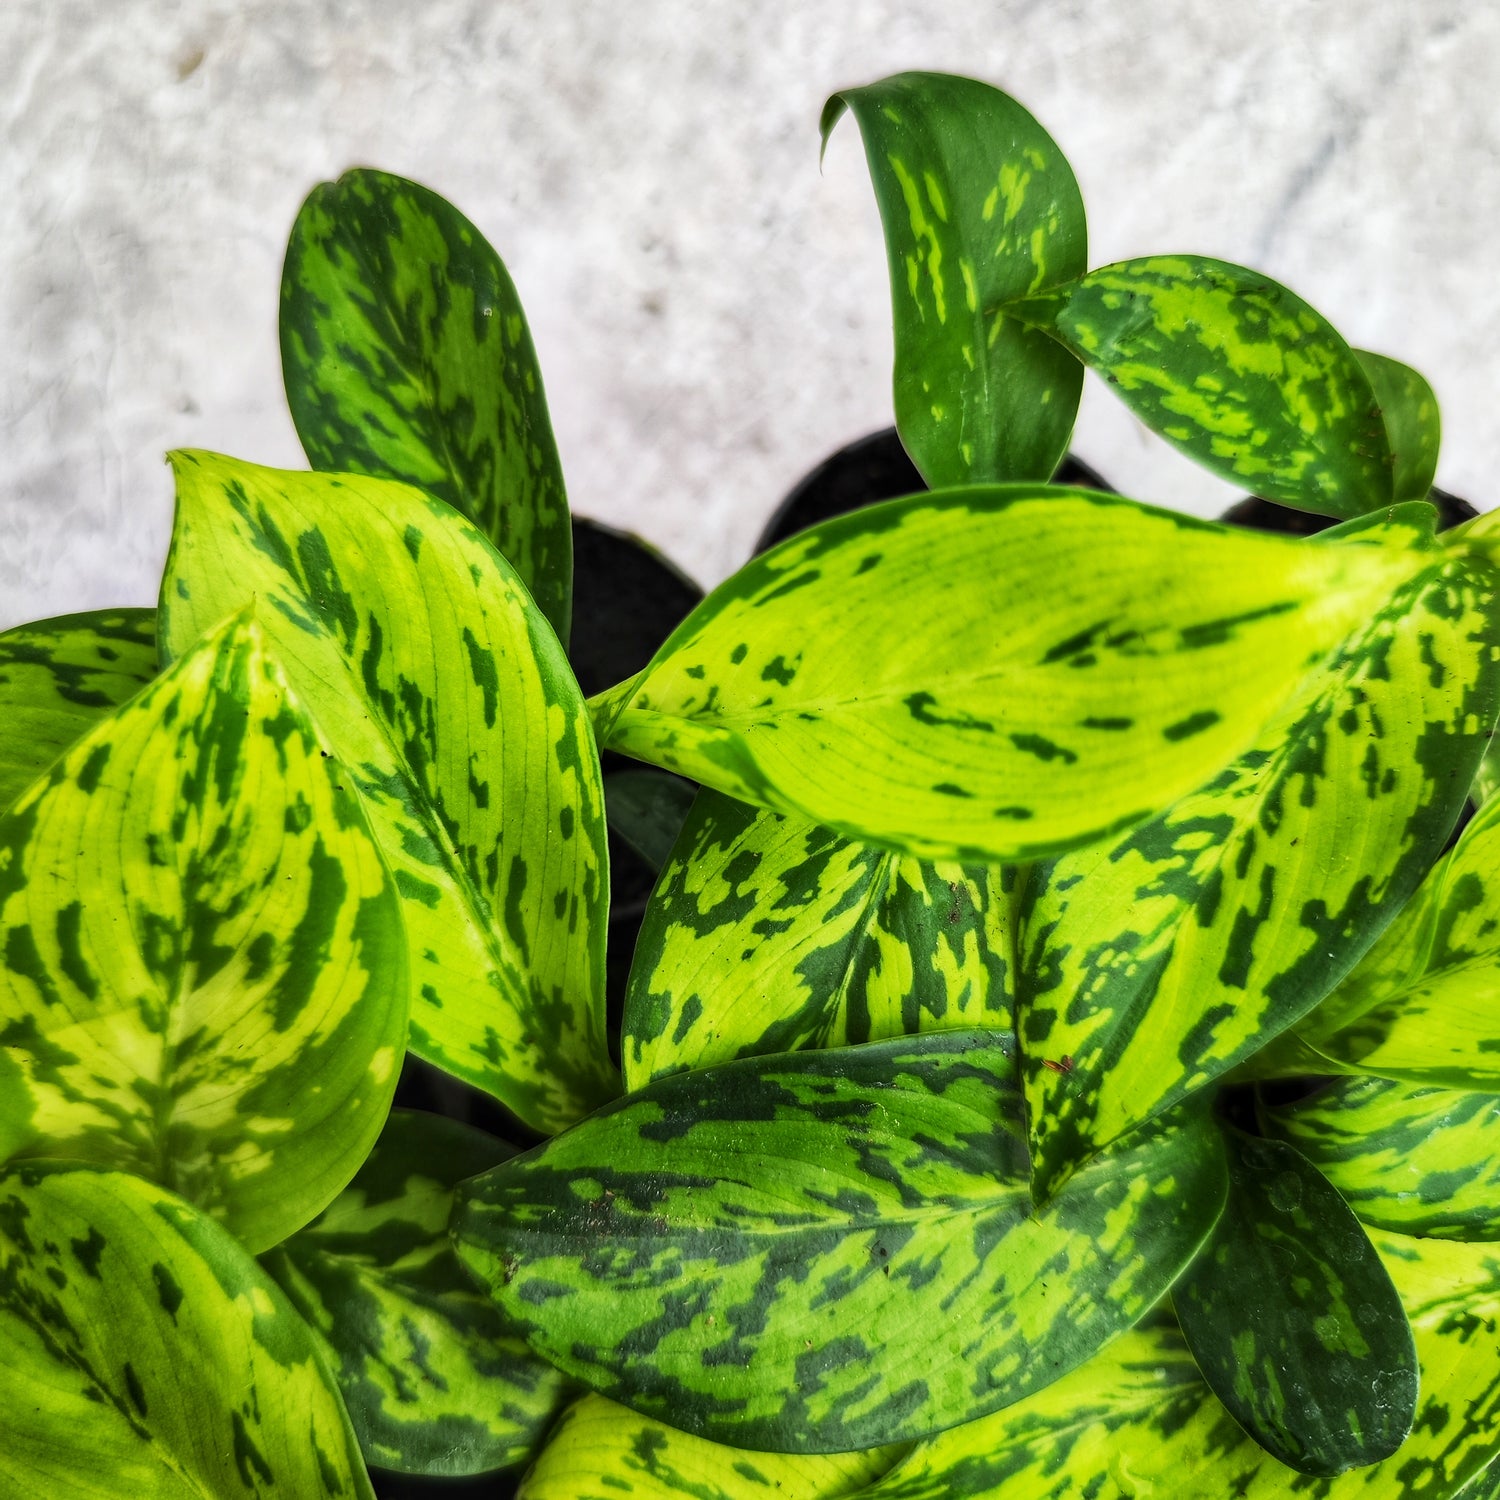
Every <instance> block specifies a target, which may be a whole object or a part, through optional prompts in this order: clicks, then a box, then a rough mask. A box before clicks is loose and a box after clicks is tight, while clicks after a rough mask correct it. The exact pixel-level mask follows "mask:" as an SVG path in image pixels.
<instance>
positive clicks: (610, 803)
mask: <svg viewBox="0 0 1500 1500" xmlns="http://www.w3.org/2000/svg"><path fill="white" fill-rule="evenodd" d="M696 790H697V789H696V788H695V787H694V786H693V784H692V783H691V782H689V781H684V780H683V779H682V777H680V776H671V775H668V774H667V772H665V771H613V772H611V773H610V774H609V775H608V776H606V777H605V778H604V812H605V816H606V817H607V818H608V819H609V826H610V827H611V828H612V829H614V831H615V832H616V833H618V834H619V835H620V837H621V838H622V839H624V840H625V842H626V843H627V844H629V845H630V847H631V848H632V849H634V850H635V852H636V853H637V854H639V855H640V856H641V858H642V859H644V860H645V861H646V863H647V864H648V865H650V866H651V868H652V869H653V870H660V869H661V867H662V866H663V865H664V864H666V862H667V857H668V855H670V854H671V852H672V845H673V844H675V843H676V842H677V835H678V834H679V833H681V832H682V825H683V822H684V820H685V819H686V818H687V815H688V809H689V808H691V807H692V805H693V796H694V794H695V792H696Z"/></svg>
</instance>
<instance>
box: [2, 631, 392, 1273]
mask: <svg viewBox="0 0 1500 1500" xmlns="http://www.w3.org/2000/svg"><path fill="white" fill-rule="evenodd" d="M346 779H347V773H346V771H345V769H344V767H343V766H341V765H340V764H339V763H338V762H337V761H336V760H333V759H331V758H330V757H329V755H328V752H327V751H326V750H325V749H324V747H323V744H322V742H321V741H320V740H319V738H318V736H317V734H316V733H315V731H314V729H313V727H312V725H311V724H310V723H309V721H308V719H307V717H306V715H305V714H304V713H303V711H302V709H301V706H300V704H299V703H298V701H297V699H296V697H295V696H294V695H293V693H292V692H291V691H290V689H289V688H288V686H287V682H286V679H285V677H284V676H283V675H282V672H281V668H280V666H279V664H278V663H277V662H276V660H275V659H274V657H272V656H271V655H270V654H269V653H268V652H267V650H266V646H265V642H264V639H263V636H262V633H261V630H260V627H259V625H258V624H257V622H256V621H255V620H254V619H251V618H249V617H247V616H240V617H238V618H236V619H234V620H231V621H229V622H228V623H227V624H226V625H225V626H224V627H223V628H222V629H220V630H219V631H218V632H217V633H216V634H215V635H214V636H211V637H209V638H208V639H207V640H205V641H203V642H202V643H200V644H199V645H197V646H196V647H194V648H193V649H192V650H190V651H188V652H187V654H186V655H184V656H182V657H180V658H179V659H178V661H177V662H176V664H175V665H174V666H172V667H171V668H170V669H169V670H168V671H167V672H165V673H164V674H163V675H162V676H161V677H160V678H158V679H157V680H156V681H155V682H154V683H153V684H152V685H151V686H150V687H148V688H147V689H146V690H145V691H144V692H143V693H142V694H141V695H140V696H139V697H137V698H135V699H133V700H131V701H130V702H129V703H127V704H126V705H125V706H124V707H123V708H120V709H118V710H116V712H115V713H114V714H113V715H112V716H111V717H109V718H108V719H105V720H103V721H102V722H101V723H100V724H99V725H98V726H97V727H96V728H95V729H94V730H93V731H92V732H91V733H90V734H88V735H87V736H86V737H85V738H84V739H82V740H80V741H79V743H78V744H77V745H75V746H74V747H73V749H72V750H70V751H69V752H68V753H67V754H66V755H65V756H64V757H63V758H62V759H61V760H59V761H58V762H57V763H56V764H55V765H54V766H53V768H52V771H51V773H50V774H49V775H48V776H47V777H46V778H45V779H43V780H41V781H38V782H36V783H35V784H34V785H33V786H32V788H31V789H30V791H28V792H27V793H25V794H24V795H23V796H22V797H21V799H20V800H19V801H18V802H17V803H16V804H15V806H14V807H13V808H12V809H11V811H10V812H9V813H8V814H5V815H3V816H0V1080H3V1081H4V1088H3V1089H0V1152H4V1153H5V1154H7V1155H12V1154H15V1153H18V1152H19V1153H22V1154H24V1155H26V1156H33V1157H35V1156H57V1157H67V1158H72V1159H82V1160H88V1161H96V1162H101V1163H105V1164H108V1165H111V1166H120V1167H124V1168H126V1169H128V1170H130V1171H133V1172H138V1173H140V1174H141V1175H142V1176H143V1177H149V1178H151V1179H153V1180H154V1181H157V1182H160V1183H162V1184H163V1185H164V1186H166V1187H168V1188H170V1189H172V1190H173V1191H174V1192H177V1193H179V1194H181V1195H182V1196H183V1197H185V1198H187V1199H189V1200H190V1201H192V1202H193V1203H196V1204H197V1205H198V1206H199V1207H200V1208H203V1209H206V1210H207V1211H208V1212H210V1213H212V1214H214V1215H215V1216H216V1217H218V1218H221V1219H223V1220H224V1221H225V1223H226V1224H228V1226H229V1227H230V1229H231V1230H233V1232H234V1233H235V1234H236V1235H237V1236H238V1237H239V1238H240V1239H241V1240H242V1241H244V1243H246V1244H247V1245H248V1246H249V1247H250V1248H251V1249H252V1250H258V1249H261V1248H263V1247H265V1246H267V1245H273V1244H275V1243H276V1241H277V1240H279V1239H281V1238H282V1237H283V1236H285V1235H287V1234H290V1233H291V1232H292V1231H293V1230H294V1229H297V1228H298V1227H299V1226H301V1225H303V1224H305V1223H306V1222H307V1221H308V1220H309V1219H311V1218H312V1217H313V1215H314V1214H316V1213H317V1212H318V1211H319V1210H320V1209H321V1208H322V1207H323V1206H324V1205H325V1204H326V1203H327V1202H328V1201H329V1200H330V1199H331V1198H332V1197H333V1196H334V1194H336V1193H337V1192H338V1191H339V1189H340V1188H341V1187H343V1185H344V1184H345V1183H346V1182H347V1181H348V1180H349V1178H350V1177H351V1176H352V1175H353V1173H354V1170H355V1168H356V1167H357V1166H358V1165H359V1163H360V1162H361V1161H362V1160H363V1159H364V1157H365V1154H366V1152H368V1151H369V1149H370V1146H371V1144H372V1143H373V1142H374V1140H375V1137H376V1135H377V1134H378V1133H379V1131H380V1124H381V1121H382V1120H383V1119H384V1117H385V1113H386V1110H387V1109H388V1108H389V1106H390V1100H391V1094H392V1092H393V1091H394V1089H395V1086H396V1076H397V1073H398V1072H399V1069H400V1065H401V1054H402V1044H403V1041H404V1039H405V1036H406V996H407V984H406V955H405V945H404V942H403V938H402V931H401V917H400V909H399V906H398V903H397V900H396V894H395V891H394V889H393V887H392V884H391V880H390V876H389V875H388V874H387V873H386V870H385V867H384V866H383V864H382V863H381V859H380V854H379V851H378V850H377V849H376V847H375V843H374V841H373V840H372V839H371V837H370V833H369V829H368V828H367V826H366V824H365V820H364V817H363V815H362V813H361V811H360V807H359V803H358V800H357V799H356V798H355V796H354V794H353V793H352V791H350V790H349V789H348V788H347V787H346V786H345V784H344V783H345V781H346ZM6 1075H9V1076H8V1077H7V1076H6Z"/></svg>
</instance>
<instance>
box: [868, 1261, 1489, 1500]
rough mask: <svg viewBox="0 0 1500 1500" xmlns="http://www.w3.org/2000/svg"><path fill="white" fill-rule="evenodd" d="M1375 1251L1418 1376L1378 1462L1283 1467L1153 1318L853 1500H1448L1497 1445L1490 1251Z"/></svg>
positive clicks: (1170, 1327) (940, 1440)
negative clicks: (1401, 1439)
mask: <svg viewBox="0 0 1500 1500" xmlns="http://www.w3.org/2000/svg"><path fill="white" fill-rule="evenodd" d="M1374 1240H1375V1246H1376V1248H1377V1249H1378V1250H1379V1251H1380V1254H1381V1256H1382V1258H1383V1259H1384V1261H1385V1263H1386V1266H1387V1269H1388V1270H1389V1271H1390V1274H1391V1279H1392V1280H1393V1281H1394V1282H1395V1284H1396V1289H1397V1291H1398V1292H1399V1293H1400V1295H1401V1300H1402V1302H1403V1304H1404V1305H1405V1307H1406V1310H1407V1312H1408V1314H1409V1315H1410V1318H1411V1323H1412V1330H1413V1333H1414V1334H1415V1337H1416V1344H1417V1357H1418V1360H1419V1362H1420V1364H1421V1370H1422V1379H1421V1400H1420V1404H1419V1406H1418V1409H1417V1418H1416V1422H1415V1423H1414V1425H1413V1428H1412V1434H1411V1436H1410V1437H1409V1438H1407V1440H1406V1442H1405V1443H1403V1444H1402V1446H1401V1447H1400V1448H1399V1449H1398V1450H1397V1451H1396V1453H1395V1454H1393V1455H1392V1456H1391V1457H1390V1458H1388V1459H1386V1460H1385V1461H1384V1462H1383V1463H1379V1464H1374V1465H1371V1466H1370V1467H1369V1468H1365V1469H1354V1470H1351V1471H1349V1472H1348V1473H1345V1474H1340V1475H1337V1476H1322V1477H1320V1476H1316V1475H1310V1474H1298V1473H1297V1472H1296V1471H1294V1470H1292V1469H1289V1468H1287V1467H1286V1466H1285V1465H1283V1464H1281V1463H1279V1462H1277V1460H1276V1459H1274V1458H1273V1457H1272V1456H1271V1455H1270V1454H1269V1453H1267V1452H1266V1451H1265V1450H1264V1449H1263V1448H1261V1447H1260V1446H1259V1445H1258V1444H1257V1443H1255V1442H1254V1441H1253V1440H1252V1439H1251V1438H1249V1437H1247V1436H1246V1435H1245V1433H1244V1431H1243V1430H1242V1429H1241V1428H1240V1426H1239V1425H1238V1423H1236V1422H1235V1420H1234V1418H1233V1417H1231V1416H1230V1414H1229V1413H1228V1412H1227V1411H1226V1410H1225V1409H1224V1407H1223V1406H1221V1405H1220V1404H1219V1402H1218V1401H1217V1400H1216V1399H1215V1398H1214V1396H1213V1394H1212V1392H1210V1391H1209V1389H1208V1387H1207V1386H1206V1385H1205V1384H1203V1382H1202V1381H1201V1380H1200V1379H1199V1378H1198V1375H1197V1371H1196V1367H1195V1366H1194V1364H1193V1360H1192V1356H1191V1354H1189V1352H1188V1349H1187V1346H1186V1344H1185V1343H1184V1342H1183V1339H1182V1335H1181V1334H1180V1333H1179V1332H1178V1330H1177V1328H1176V1326H1175V1325H1174V1324H1173V1323H1172V1322H1171V1320H1170V1319H1163V1318H1160V1317H1155V1318H1152V1319H1151V1320H1149V1321H1147V1322H1145V1323H1143V1324H1142V1325H1141V1326H1140V1327H1138V1328H1135V1329H1132V1330H1131V1331H1130V1332H1129V1333H1127V1334H1125V1335H1123V1336H1122V1337H1121V1338H1119V1339H1117V1340H1115V1342H1114V1343H1113V1344H1111V1345H1110V1346H1109V1348H1107V1349H1106V1350H1104V1351H1103V1353H1102V1354H1099V1355H1096V1356H1095V1358H1094V1359H1092V1360H1091V1361H1090V1362H1089V1363H1088V1364H1086V1365H1084V1366H1082V1367H1081V1368H1080V1369H1077V1370H1075V1371H1074V1372H1073V1373H1072V1374H1071V1375H1069V1376H1067V1377H1066V1378H1065V1379H1063V1380H1060V1381H1058V1382H1057V1383H1056V1384H1055V1385H1051V1386H1049V1387H1047V1388H1046V1389H1045V1390H1043V1391H1040V1392H1037V1393H1036V1394H1035V1395H1032V1396H1028V1397H1027V1398H1026V1399H1025V1400H1023V1401H1020V1402H1018V1403H1017V1404H1016V1405H1014V1406H1011V1407H1007V1408H1006V1409H1005V1410H1004V1411H1001V1412H997V1413H996V1414H995V1415H994V1416H991V1417H986V1418H985V1419H984V1420H983V1421H979V1422H973V1423H970V1424H969V1425H968V1426H965V1427H960V1428H956V1429H954V1430H953V1431H952V1432H947V1433H944V1434H942V1435H941V1436H940V1437H937V1438H934V1439H932V1440H931V1441H929V1442H926V1443H923V1444H921V1445H920V1446H919V1447H917V1448H916V1449H915V1450H913V1452H912V1454H911V1456H910V1457H909V1458H907V1459H906V1460H905V1461H904V1462H902V1463H900V1464H898V1465H897V1466H896V1467H895V1468H894V1469H892V1470H891V1472H890V1473H889V1474H888V1475H887V1476H886V1477H885V1478H884V1479H882V1480H880V1481H879V1482H877V1483H876V1484H874V1485H872V1486H871V1487H869V1488H867V1489H864V1490H860V1491H859V1492H858V1495H859V1500H957V1497H959V1496H962V1497H963V1500H1078V1497H1081V1496H1087V1497H1088V1500H1141V1497H1143V1496H1153V1497H1154V1496H1161V1497H1170V1500H1225V1497H1227V1496H1234V1497H1235V1500H1286V1497H1287V1496H1297V1497H1300V1500H1450V1497H1453V1496H1456V1495H1457V1494H1458V1492H1459V1491H1460V1490H1461V1489H1462V1488H1463V1486H1464V1485H1465V1484H1466V1483H1468V1482H1469V1480H1470V1479H1472V1478H1473V1477H1474V1476H1475V1475H1476V1474H1479V1473H1480V1472H1482V1471H1483V1469H1484V1466H1485V1465H1486V1464H1487V1463H1488V1462H1489V1459H1490V1455H1491V1454H1492V1453H1493V1452H1494V1449H1495V1445H1496V1443H1497V1442H1500V1356H1497V1354H1496V1343H1497V1340H1500V1263H1497V1261H1496V1259H1495V1257H1494V1255H1493V1254H1492V1253H1491V1252H1492V1247H1489V1246H1472V1245H1454V1244H1444V1243H1438V1242H1433V1241H1425V1240H1413V1239H1406V1238H1404V1237H1402V1236H1399V1235H1389V1234H1384V1233H1382V1232H1379V1231H1377V1232H1376V1234H1375V1235H1374ZM1465 1495H1466V1496H1467V1491H1465Z"/></svg>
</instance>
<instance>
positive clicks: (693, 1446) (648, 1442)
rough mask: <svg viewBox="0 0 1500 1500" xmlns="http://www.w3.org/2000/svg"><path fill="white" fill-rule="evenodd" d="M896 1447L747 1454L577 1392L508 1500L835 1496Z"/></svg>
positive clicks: (886, 1464) (881, 1466) (893, 1454)
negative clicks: (577, 1396)
mask: <svg viewBox="0 0 1500 1500" xmlns="http://www.w3.org/2000/svg"><path fill="white" fill-rule="evenodd" d="M900 1453H901V1450H900V1449H899V1448H876V1449H873V1450H870V1451H868V1452H864V1453H836V1454H828V1455H814V1454H806V1455H804V1454H791V1453H749V1452H746V1451H745V1450H743V1449H740V1448H728V1447H725V1446H724V1445H723V1444H720V1443H711V1442H709V1441H708V1440H707V1439H706V1438H700V1437H693V1436H692V1435H691V1434H689V1433H686V1432H679V1431H678V1430H677V1429H676V1428H674V1427H667V1426H665V1425H663V1424H662V1423H661V1422H656V1421H653V1420H652V1419H651V1418H650V1417H643V1416H640V1415H638V1414H637V1413H635V1412H633V1411H631V1410H629V1409H628V1408H627V1407H623V1406H617V1405H616V1404H615V1403H614V1402H613V1401H609V1400H606V1399H605V1398H604V1397H603V1396H585V1397H584V1398H583V1399H582V1400H581V1401H579V1402H578V1403H577V1404H576V1405H574V1406H570V1407H569V1408H568V1410H567V1411H566V1412H565V1413H564V1414H563V1418H562V1420H561V1421H560V1422H559V1423H558V1424H557V1427H556V1428H555V1430H554V1431H553V1433H552V1436H551V1437H550V1438H549V1439H548V1441H547V1446H546V1447H545V1448H544V1449H543V1450H542V1452H541V1454H540V1456H539V1457H538V1458H537V1461H536V1462H535V1463H534V1464H533V1465H532V1466H531V1468H530V1469H529V1470H528V1471H527V1474H526V1477H525V1479H524V1480H522V1481H521V1488H520V1489H519V1490H518V1491H517V1492H516V1500H619V1497H620V1496H622V1495H633V1496H635V1500H671V1497H673V1496H682V1497H684V1500H767V1497H768V1496H774V1497H775V1500H839V1497H840V1496H844V1495H848V1494H850V1493H852V1492H853V1491H854V1490H856V1489H858V1488H860V1487H861V1486H863V1485H864V1484H865V1483H866V1482H868V1481H869V1480H871V1479H877V1478H879V1476H880V1475H881V1474H882V1473H884V1472H885V1470H887V1469H888V1468H890V1466H891V1464H892V1462H893V1461H894V1460H895V1459H896V1458H897V1457H899V1455H900Z"/></svg>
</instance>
